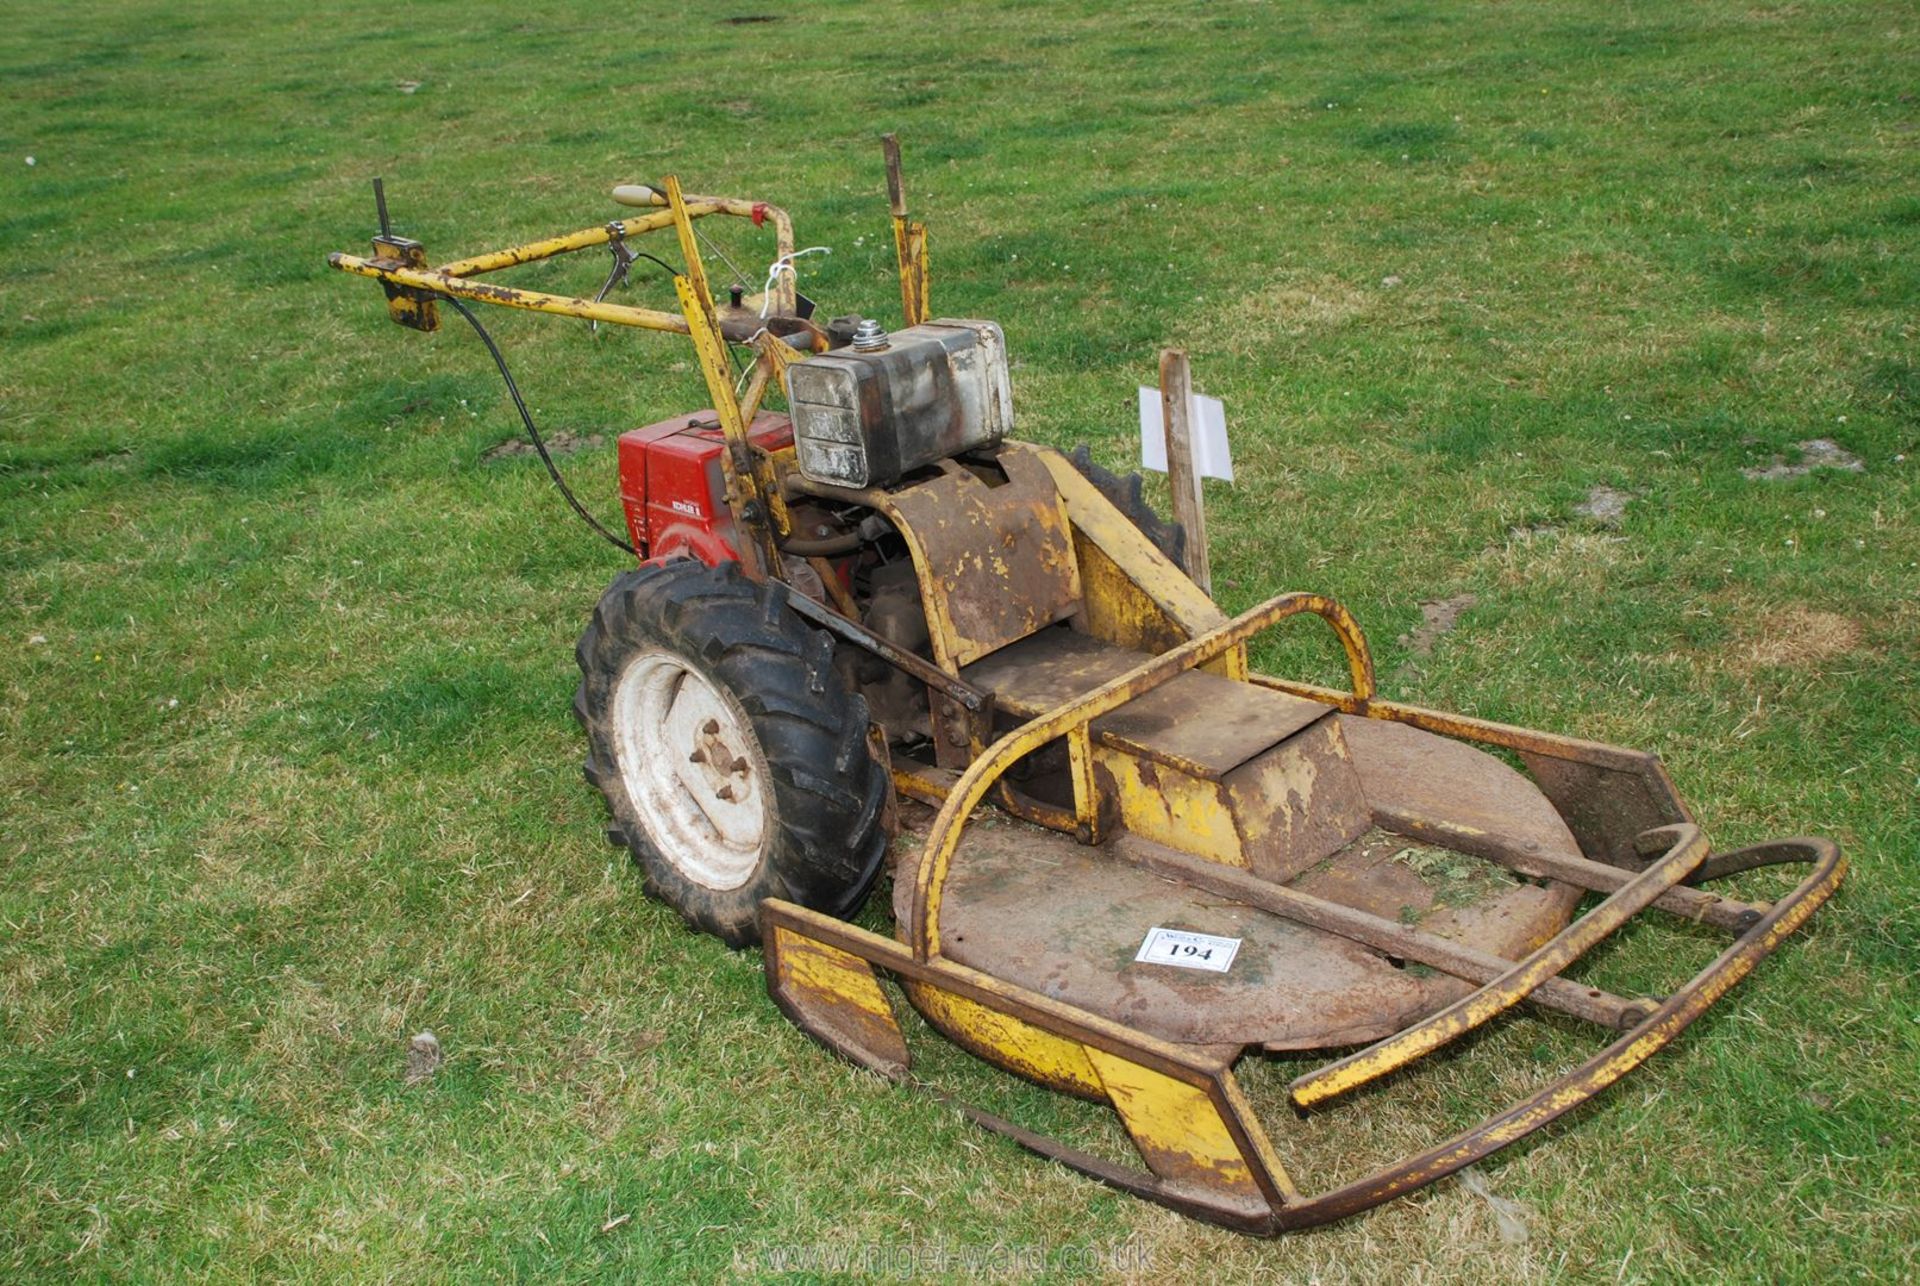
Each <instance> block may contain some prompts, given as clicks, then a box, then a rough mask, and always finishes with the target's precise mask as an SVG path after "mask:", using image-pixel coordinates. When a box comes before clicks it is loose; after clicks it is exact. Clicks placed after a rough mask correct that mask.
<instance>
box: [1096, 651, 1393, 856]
mask: <svg viewBox="0 0 1920 1286" xmlns="http://www.w3.org/2000/svg"><path fill="white" fill-rule="evenodd" d="M1186 677H1189V678H1195V677H1204V676H1198V675H1188V676H1186ZM1221 682H1224V680H1221ZM1172 686H1173V685H1172V684H1168V685H1167V687H1172ZM1161 690H1162V691H1165V689H1164V688H1163V689H1161ZM1256 690H1257V689H1256ZM1125 709H1126V707H1124V706H1123V707H1121V711H1124V710H1125ZM1323 709H1324V707H1323ZM1121 711H1116V712H1115V713H1116V714H1117V713H1120V712H1121ZM1336 718H1338V716H1336V715H1334V714H1333V713H1332V712H1331V711H1327V712H1326V713H1325V715H1324V717H1322V718H1320V719H1318V720H1316V721H1314V722H1313V723H1311V724H1309V725H1308V726H1307V727H1306V728H1304V729H1302V730H1301V731H1299V732H1297V733H1295V734H1293V735H1292V736H1290V737H1288V738H1287V739H1286V740H1285V741H1283V742H1281V743H1280V744H1279V745H1277V746H1274V747H1273V748H1272V749H1271V750H1267V751H1265V752H1264V753H1262V754H1260V755H1258V756H1256V757H1255V758H1254V759H1252V760H1250V761H1249V762H1247V763H1246V764H1244V765H1242V766H1241V767H1239V768H1236V769H1234V770H1233V771H1232V772H1231V773H1229V774H1227V776H1226V779H1225V782H1224V784H1225V787H1226V794H1227V804H1228V807H1229V808H1230V809H1231V810H1232V813H1233V819H1234V825H1235V828H1236V829H1237V830H1238V831H1239V832H1240V845H1241V851H1242V852H1243V853H1245V855H1246V859H1247V866H1248V868H1249V869H1250V870H1252V872H1253V873H1254V874H1255V875H1258V876H1260V877H1262V878H1263V879H1268V880H1272V881H1273V882H1274V883H1276V884H1284V883H1286V882H1287V881H1288V880H1291V879H1292V878H1293V877H1294V876H1296V875H1298V874H1300V873H1301V872H1302V871H1304V870H1306V869H1308V868H1309V867H1311V866H1314V865H1316V864H1317V863H1319V862H1320V861H1321V860H1322V859H1323V858H1326V857H1329V856H1331V855H1332V854H1333V853H1335V852H1337V851H1339V850H1340V849H1342V848H1344V847H1345V846H1346V845H1348V844H1350V843H1352V842H1353V841H1354V840H1356V839H1358V838H1359V837H1360V836H1361V835H1363V834H1365V833H1366V831H1367V828H1368V826H1369V825H1370V824H1371V820H1372V818H1371V814H1369V813H1368V811H1367V801H1366V797H1365V795H1363V794H1362V793H1361V789H1360V778H1359V775H1358V774H1357V773H1356V772H1355V771H1354V765H1353V759H1352V758H1351V757H1350V756H1349V754H1348V753H1347V744H1346V741H1345V739H1344V738H1342V737H1341V735H1340V726H1339V724H1338V723H1336V722H1335V719H1336Z"/></svg>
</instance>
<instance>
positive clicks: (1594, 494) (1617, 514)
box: [1573, 483, 1633, 527]
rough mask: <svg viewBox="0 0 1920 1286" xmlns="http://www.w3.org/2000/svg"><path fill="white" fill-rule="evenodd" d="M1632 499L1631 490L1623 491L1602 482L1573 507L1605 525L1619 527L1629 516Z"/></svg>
mask: <svg viewBox="0 0 1920 1286" xmlns="http://www.w3.org/2000/svg"><path fill="white" fill-rule="evenodd" d="M1632 500H1633V493H1632V492H1631V491H1621V490H1618V489H1617V488H1614V487H1609V486H1607V485H1606V484H1605V483H1602V484H1600V485H1599V486H1597V487H1595V488H1594V489H1593V490H1591V491H1589V492H1588V493H1587V498H1586V499H1585V500H1582V501H1581V502H1580V503H1579V504H1577V505H1575V506H1574V507H1573V512H1574V514H1575V515H1576V516H1578V517H1581V518H1589V519H1591V520H1593V521H1594V522H1597V523H1599V524H1600V525H1602V526H1604V527H1618V526H1619V525H1620V520H1621V519H1622V518H1624V517H1626V516H1627V505H1628V504H1629V503H1630V502H1631V501H1632Z"/></svg>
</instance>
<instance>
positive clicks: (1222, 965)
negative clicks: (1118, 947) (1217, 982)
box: [1134, 925, 1240, 973]
mask: <svg viewBox="0 0 1920 1286" xmlns="http://www.w3.org/2000/svg"><path fill="white" fill-rule="evenodd" d="M1239 950H1240V939H1238V938H1221V937H1215V936H1214V935H1213V934H1211V933H1189V932H1188V931H1187V930H1185V929H1163V928H1161V927H1160V926H1159V925H1155V926H1154V927H1153V928H1151V929H1149V930H1148V931H1147V940H1146V941H1145V942H1142V943H1141V944H1140V954H1138V955H1136V956H1135V957H1134V959H1135V960H1136V961H1139V962H1140V963H1142V964H1157V965H1174V966H1176V967H1178V968H1181V969H1205V970H1207V971H1208V972H1209V973H1225V972H1226V971H1227V967H1228V966H1229V965H1231V964H1232V963H1233V957H1234V954H1235V953H1236V952H1238V951H1239Z"/></svg>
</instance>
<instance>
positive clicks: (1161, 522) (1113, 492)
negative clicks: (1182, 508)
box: [1067, 442, 1187, 571]
mask: <svg viewBox="0 0 1920 1286" xmlns="http://www.w3.org/2000/svg"><path fill="white" fill-rule="evenodd" d="M1067 459H1068V460H1070V461H1071V462H1072V463H1073V467H1074V468H1076V469H1078V470H1079V471H1080V476H1081V477H1083V478H1085V479H1086V480H1087V481H1088V482H1091V483H1092V484H1093V485H1094V489H1095V490H1097V491H1098V492H1099V493H1100V494H1101V495H1103V496H1105V497H1106V498H1107V500H1108V502H1109V503H1110V504H1112V505H1113V507H1114V508H1115V509H1118V510H1119V511H1120V512H1121V513H1122V514H1124V515H1125V516H1126V518H1127V521H1129V522H1131V523H1132V524H1133V525H1134V526H1136V527H1138V528H1139V529H1140V532H1141V534H1142V535H1144V536H1145V537H1146V538H1147V539H1148V540H1150V541H1152V542H1153V544H1154V547H1155V548H1157V549H1158V550H1159V551H1160V552H1161V553H1163V554H1165V555H1166V556H1167V557H1168V558H1170V559H1172V560H1173V564H1174V566H1176V567H1178V568H1179V569H1180V570H1181V571H1186V570H1187V529H1186V528H1185V527H1183V526H1181V525H1180V524H1179V523H1177V522H1168V521H1167V520H1166V519H1164V518H1162V517H1161V516H1160V515H1159V514H1157V513H1155V512H1154V511H1153V506H1152V505H1150V504H1148V503H1147V498H1146V496H1145V495H1143V494H1142V493H1141V490H1140V475H1139V474H1138V473H1126V474H1121V473H1115V472H1113V471H1112V470H1111V469H1103V468H1101V467H1100V466H1099V465H1097V464H1095V463H1094V462H1093V454H1092V453H1091V452H1090V451H1088V450H1087V444H1086V443H1084V442H1082V443H1081V444H1080V445H1079V446H1077V447H1075V448H1074V449H1073V450H1072V451H1071V452H1069V453H1068V455H1067Z"/></svg>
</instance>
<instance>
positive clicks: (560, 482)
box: [435, 255, 665, 554]
mask: <svg viewBox="0 0 1920 1286" xmlns="http://www.w3.org/2000/svg"><path fill="white" fill-rule="evenodd" d="M647 257H648V258H649V259H652V258H653V256H652V255H648V256H647ZM655 262H658V260H655ZM661 266H662V267H664V266H665V265H664V264H663V265H661ZM435 293H436V294H438V293H439V292H437V291H436V292H435ZM440 298H442V299H444V300H446V301H447V302H448V303H450V304H452V305H453V306H454V309H455V311H457V312H458V313H459V314H460V315H461V316H462V317H464V318H466V319H467V325H469V326H471V327H473V333H474V334H476V335H478V336H479V337H480V342H481V343H482V344H485V345H486V346H487V351H488V352H489V353H491V354H493V364H494V365H495V366H497V367H499V368H500V378H501V379H502V380H505V381H506V385H507V392H508V393H509V394H510V395H512V397H513V405H514V407H515V408H516V409H518V410H519V412H520V422H521V423H522V424H524V425H526V426H527V437H529V438H530V439H532V441H533V449H534V450H535V451H538V452H539V453H540V462H541V463H542V464H544V465H546V466H547V476H548V477H550V478H552V479H553V485H554V486H556V487H558V488H560V494H561V495H563V496H565V497H566V498H567V503H568V504H570V505H572V506H573V511H574V512H575V513H577V514H579V515H580V520H581V521H582V522H584V523H586V524H587V526H589V527H591V528H593V529H594V530H595V531H597V532H599V533H600V535H601V537H602V538H603V539H605V540H606V542H607V543H608V544H610V545H612V546H613V547H614V548H615V549H622V550H625V551H626V552H627V553H629V554H633V553H637V551H636V550H635V549H634V547H633V546H632V545H629V544H628V543H627V542H626V541H624V540H622V539H620V537H618V536H616V535H614V534H613V533H612V532H610V531H608V530H607V529H606V528H605V527H602V526H601V525H600V520H599V519H598V518H595V517H594V516H593V515H592V514H590V513H588V512H587V508H586V506H585V505H583V504H581V503H580V501H579V500H578V499H577V498H576V497H575V496H574V494H573V489H572V488H571V487H569V486H567V480H566V479H565V478H562V477H561V476H560V470H559V467H558V466H556V465H555V464H554V463H553V457H552V456H551V455H548V454H547V444H546V442H545V441H544V440H543V439H542V438H541V437H540V430H539V429H537V428H535V427H534V425H533V415H532V414H531V413H530V412H529V411H528V410H527V403H526V399H524V398H522V397H521V396H520V386H519V385H518V384H515V383H514V382H513V372H512V371H509V370H508V369H507V359H506V358H505V357H503V356H501V355H500V346H499V345H498V344H496V343H494V342H493V336H491V335H489V334H487V328H486V327H485V326H482V325H481V324H480V319H479V318H478V317H475V316H474V315H473V312H472V310H471V309H469V308H468V307H467V306H466V305H465V304H464V303H462V302H461V301H460V300H459V299H458V298H456V297H455V296H453V295H441V296H440Z"/></svg>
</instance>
